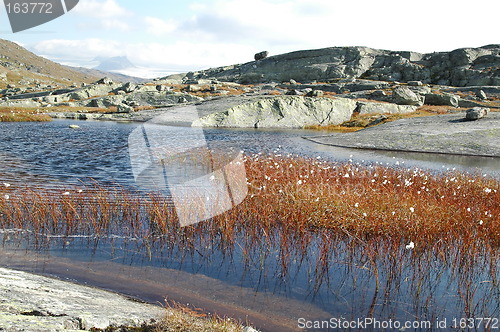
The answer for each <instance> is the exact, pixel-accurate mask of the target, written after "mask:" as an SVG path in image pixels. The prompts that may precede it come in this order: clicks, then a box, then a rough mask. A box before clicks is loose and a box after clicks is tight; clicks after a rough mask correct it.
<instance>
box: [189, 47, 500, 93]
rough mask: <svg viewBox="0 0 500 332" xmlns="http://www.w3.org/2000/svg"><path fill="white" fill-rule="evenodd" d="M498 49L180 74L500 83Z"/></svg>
mask: <svg viewBox="0 0 500 332" xmlns="http://www.w3.org/2000/svg"><path fill="white" fill-rule="evenodd" d="M499 51H500V46H499V45H490V46H485V47H480V48H474V49H472V48H471V49H460V50H456V51H453V52H438V53H429V54H419V53H414V52H391V51H386V50H377V49H371V48H366V47H331V48H324V49H316V50H307V51H297V52H292V53H287V54H282V55H276V56H273V57H269V58H264V59H261V60H259V61H257V62H249V63H246V64H241V65H234V66H226V67H219V68H212V69H208V70H203V71H199V72H194V73H190V75H188V74H185V76H186V77H187V76H190V77H189V78H190V79H198V78H207V77H208V78H212V79H219V80H221V81H233V82H234V81H238V80H241V78H242V77H247V78H248V77H253V78H254V81H255V82H270V81H275V82H287V81H289V80H290V79H294V80H297V81H299V82H303V83H305V82H311V81H327V80H334V79H345V78H361V77H362V78H366V79H369V80H374V81H401V82H422V83H425V84H441V85H454V86H472V85H500V74H499V73H498V70H497V68H498V63H499V61H500V60H499V59H500V56H499V55H498V54H499ZM256 78H259V80H257V79H256Z"/></svg>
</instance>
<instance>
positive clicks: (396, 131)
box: [307, 112, 500, 158]
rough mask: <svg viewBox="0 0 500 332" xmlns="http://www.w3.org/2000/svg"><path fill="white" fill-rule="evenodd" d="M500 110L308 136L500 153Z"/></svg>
mask: <svg viewBox="0 0 500 332" xmlns="http://www.w3.org/2000/svg"><path fill="white" fill-rule="evenodd" d="M499 122H500V113H499V112H492V113H491V114H489V115H488V117H487V118H485V119H483V120H481V121H474V122H469V121H464V119H463V115H462V114H447V115H437V116H429V117H419V118H410V119H402V120H398V121H394V122H390V123H385V124H381V125H379V126H376V127H371V128H367V129H364V130H361V131H357V132H354V133H344V134H340V133H338V134H331V135H326V136H316V137H307V139H309V140H311V141H313V142H316V143H321V144H325V145H333V146H341V147H348V148H360V149H373V150H390V151H406V152H430V153H445V154H456V155H472V156H486V157H496V158H499V157H500V126H499V125H498V123H499Z"/></svg>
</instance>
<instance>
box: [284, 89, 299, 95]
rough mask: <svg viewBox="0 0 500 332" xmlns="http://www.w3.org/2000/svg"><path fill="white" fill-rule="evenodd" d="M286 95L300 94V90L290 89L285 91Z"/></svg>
mask: <svg viewBox="0 0 500 332" xmlns="http://www.w3.org/2000/svg"><path fill="white" fill-rule="evenodd" d="M286 95H287V96H301V95H302V92H300V91H299V90H297V89H293V90H290V91H288V92H287V93H286Z"/></svg>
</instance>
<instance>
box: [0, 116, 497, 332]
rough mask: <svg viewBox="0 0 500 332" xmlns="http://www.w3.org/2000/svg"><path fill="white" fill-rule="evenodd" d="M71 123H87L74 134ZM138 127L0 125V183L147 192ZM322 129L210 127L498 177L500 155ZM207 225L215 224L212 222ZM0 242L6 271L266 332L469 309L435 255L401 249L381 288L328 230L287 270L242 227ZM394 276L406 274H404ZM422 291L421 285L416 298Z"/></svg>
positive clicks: (484, 279) (312, 152) (480, 286)
mask: <svg viewBox="0 0 500 332" xmlns="http://www.w3.org/2000/svg"><path fill="white" fill-rule="evenodd" d="M70 124H78V125H79V126H80V127H81V128H80V129H77V130H72V129H69V128H68V127H69V125H70ZM140 126H141V124H122V123H112V122H75V121H54V122H52V123H42V124H38V123H37V124H30V123H15V124H6V123H0V132H1V133H2V136H3V137H4V139H2V141H0V183H2V182H7V183H12V184H13V185H14V186H19V185H22V186H29V187H45V188H47V187H50V188H61V190H64V188H66V187H69V186H71V185H75V184H77V185H78V184H81V183H82V182H83V183H88V182H91V181H97V182H98V183H100V184H101V185H110V186H117V185H119V186H123V187H127V188H130V189H139V190H140V189H141V188H140V187H138V186H137V184H136V183H135V181H134V172H133V168H132V163H131V158H130V153H129V147H130V140H129V137H130V135H131V133H132V132H133V131H134V130H136V129H137V128H139V127H140ZM190 130H191V128H183V129H182V130H181V131H178V132H177V131H176V133H177V134H176V135H171V136H169V140H170V142H172V144H173V145H177V146H181V148H179V151H181V152H182V146H183V144H185V137H186V135H190ZM184 131H185V133H184ZM184 134H186V135H184ZM315 134H317V132H311V131H304V130H293V131H282V130H220V129H211V130H204V137H205V140H206V142H207V145H208V146H209V147H211V148H217V149H219V150H223V151H224V150H225V149H226V150H227V151H229V150H230V149H236V150H244V151H245V152H246V153H249V154H250V153H261V152H262V153H266V152H269V153H272V152H274V153H278V154H298V155H304V156H310V157H315V158H316V157H321V158H323V159H326V160H332V161H342V162H355V163H356V162H357V163H361V164H367V165H369V164H379V165H389V166H391V167H419V168H423V169H429V170H431V171H434V172H441V171H446V170H452V169H457V170H462V171H469V172H480V173H484V174H491V175H498V174H499V172H500V164H499V163H500V162H499V159H498V158H477V157H454V156H445V155H430V154H418V153H393V152H373V151H364V150H352V149H341V148H334V147H328V146H322V145H317V144H314V143H311V142H308V141H305V140H303V139H302V138H301V136H305V135H315ZM178 153H180V152H178ZM203 227H210V224H209V222H207V223H205V224H204V226H203ZM0 237H1V238H2V239H3V245H4V253H3V255H2V258H0V263H2V264H4V265H6V266H11V267H16V268H21V269H26V270H29V271H35V272H38V273H46V274H53V275H58V276H61V277H68V278H71V279H73V280H77V281H80V282H87V283H90V284H92V285H96V286H101V287H104V288H108V289H112V290H116V291H121V292H124V293H127V294H129V295H133V296H136V297H138V298H142V299H145V300H148V301H152V302H155V301H159V302H161V301H162V300H163V299H164V297H169V298H170V299H172V300H177V301H181V302H184V303H191V304H194V305H197V306H200V307H204V308H206V309H208V310H214V311H217V312H218V313H219V314H225V313H227V314H234V315H235V316H237V317H239V318H242V319H245V315H248V319H249V320H250V321H253V322H255V324H256V325H257V326H259V327H261V328H262V329H263V330H266V331H278V330H291V329H293V328H295V327H296V326H297V320H298V319H299V318H301V317H303V318H306V319H329V318H332V317H343V318H345V319H357V318H364V317H376V318H377V319H391V318H392V319H400V320H414V319H415V318H419V319H428V320H436V319H437V318H449V319H453V318H456V313H457V312H462V311H463V306H464V304H463V303H462V302H461V301H460V299H459V294H460V291H459V289H460V288H461V287H462V286H463V285H464V280H462V279H461V276H460V275H457V273H456V271H453V269H451V268H450V267H449V266H446V265H443V264H440V263H439V262H437V261H436V262H434V261H432V260H430V261H428V262H427V263H426V264H427V265H426V266H420V265H419V264H421V262H416V261H415V257H414V256H413V255H412V254H411V252H408V251H405V250H404V244H402V245H401V248H402V249H401V250H399V249H398V251H397V255H396V256H397V257H398V258H399V260H396V261H384V260H381V261H378V262H377V263H376V265H377V266H378V269H380V271H379V273H380V274H379V275H378V278H379V279H380V280H379V283H380V285H382V286H379V288H377V287H376V286H375V285H376V278H375V274H374V273H373V269H371V267H370V265H369V264H368V262H367V261H366V257H365V256H363V254H362V253H355V252H351V251H349V248H348V247H347V244H346V243H344V242H341V241H340V242H336V243H335V244H332V245H330V246H329V253H328V255H327V257H326V258H325V257H323V256H321V250H320V248H321V247H322V245H323V243H322V239H321V238H320V237H318V236H313V238H312V239H311V244H310V245H309V246H308V247H307V250H306V252H305V253H304V252H301V253H299V252H293V253H290V254H289V256H288V258H287V259H288V260H287V262H286V264H285V265H286V267H285V266H284V265H283V262H282V261H281V260H280V259H279V257H281V253H280V245H279V243H280V242H279V239H277V238H276V239H275V241H271V242H262V243H260V242H259V241H255V239H251V238H249V237H248V235H247V234H245V232H244V231H243V232H242V233H241V234H238V236H237V241H236V243H235V244H233V245H231V246H229V247H220V246H217V244H218V243H220V241H217V239H208V238H203V237H201V238H197V240H196V241H195V243H194V244H193V245H192V246H190V247H188V248H186V247H182V246H179V245H174V244H169V243H168V242H165V241H158V242H157V243H145V242H144V241H142V240H139V239H133V238H124V237H122V236H121V234H115V235H114V236H111V235H110V236H109V237H106V238H100V239H96V238H92V237H71V238H51V239H47V241H42V242H34V241H35V238H36V237H35V236H34V235H33V234H30V233H25V232H18V231H15V230H14V231H9V232H6V231H3V232H2V233H0ZM36 240H37V241H40V239H38V238H37V239H36ZM48 240H50V241H48ZM321 257H323V258H321ZM481 259H482V260H481V261H480V262H479V263H478V266H477V267H475V269H473V271H470V273H472V275H471V276H470V277H469V278H468V279H467V280H468V281H470V282H472V283H474V284H476V287H475V297H474V299H473V303H474V304H476V309H475V310H476V311H475V313H474V314H475V315H496V316H497V317H498V314H499V311H500V308H499V306H500V304H499V301H498V294H495V291H494V284H493V283H492V282H491V281H492V280H495V279H496V280H498V277H499V275H498V272H495V271H493V272H492V271H491V270H490V269H489V268H488V267H487V265H488V257H487V256H484V257H482V258H481ZM325 262H326V266H325V265H324V264H325ZM394 271H399V272H398V273H397V275H398V277H397V278H396V279H394V275H393V272H394ZM117 274H119V275H120V278H118V277H116V275H117ZM467 280H466V281H467ZM415 287H420V288H421V289H420V291H419V292H418V293H416V292H415ZM417 295H418V296H417Z"/></svg>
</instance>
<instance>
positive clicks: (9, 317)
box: [0, 268, 165, 332]
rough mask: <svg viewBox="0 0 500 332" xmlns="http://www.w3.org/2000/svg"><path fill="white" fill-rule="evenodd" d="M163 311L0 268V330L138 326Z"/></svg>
mask: <svg viewBox="0 0 500 332" xmlns="http://www.w3.org/2000/svg"><path fill="white" fill-rule="evenodd" d="M162 315H165V310H164V309H162V308H160V307H158V306H154V305H149V304H143V303H139V302H136V301H133V300H131V299H128V298H126V297H124V296H121V295H118V294H114V293H110V292H106V291H103V290H98V289H94V288H90V287H85V286H80V285H76V284H73V283H68V282H64V281H60V280H56V279H51V278H46V277H42V276H37V275H31V274H29V273H25V272H19V271H13V270H8V269H3V268H0V330H1V331H7V332H17V331H31V332H38V331H40V332H42V331H82V330H90V329H92V328H96V329H106V328H108V327H110V326H114V327H119V326H127V327H139V326H141V325H142V324H144V323H150V322H152V321H153V320H159V319H160V318H161V317H162Z"/></svg>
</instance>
